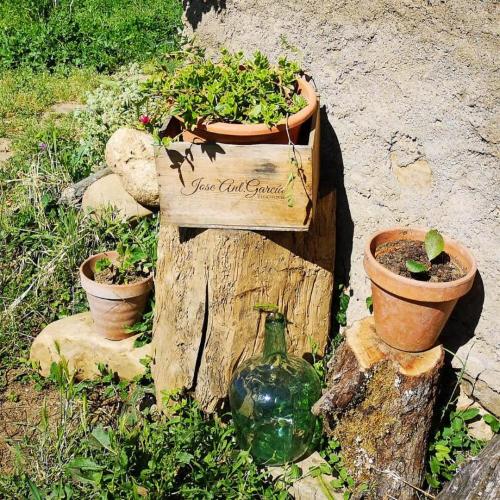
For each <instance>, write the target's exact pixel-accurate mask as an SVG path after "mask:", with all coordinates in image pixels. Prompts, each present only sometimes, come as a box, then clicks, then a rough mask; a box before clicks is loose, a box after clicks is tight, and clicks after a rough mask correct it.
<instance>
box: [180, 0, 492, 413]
mask: <svg viewBox="0 0 500 500" xmlns="http://www.w3.org/2000/svg"><path fill="white" fill-rule="evenodd" d="M290 6H291V3H290V2H273V1H271V0H253V1H252V2H249V1H247V0H226V1H224V2H222V1H220V2H205V1H203V0H187V1H186V2H184V25H185V34H186V35H187V36H192V35H194V36H196V38H197V40H198V42H199V43H200V44H203V45H204V46H205V47H206V48H207V50H208V52H209V53H210V54H213V53H214V52H215V51H216V50H218V48H219V47H221V46H225V47H227V48H228V49H230V50H243V51H244V52H245V53H247V54H251V53H252V52H254V51H255V50H262V51H263V52H264V53H265V54H268V55H269V56H270V57H271V59H272V60H274V61H276V60H277V58H278V56H279V55H281V54H285V55H288V56H289V57H291V58H293V59H296V60H299V62H300V63H301V65H302V67H303V68H304V69H305V70H306V71H307V72H308V73H309V74H311V75H312V76H313V77H314V83H315V85H316V87H317V89H318V92H319V94H320V96H321V106H322V120H321V121H322V124H321V137H322V145H321V162H322V164H323V165H327V167H329V168H331V171H332V175H333V176H334V178H335V182H336V184H337V186H338V188H337V230H336V238H337V242H336V262H335V277H336V280H337V281H338V282H339V283H344V284H346V285H348V284H349V285H350V289H351V290H352V294H353V295H352V297H351V301H350V303H349V311H348V321H349V323H351V322H352V321H355V320H358V319H360V318H362V317H363V316H365V314H366V305H365V299H366V297H367V296H369V295H370V294H371V292H370V281H369V280H368V279H367V278H366V275H365V272H364V269H363V248H364V245H365V243H366V239H367V238H368V236H369V235H370V234H371V233H373V232H375V231H377V230H379V229H381V228H383V227H391V226H409V225H414V226H421V227H429V228H432V227H434V228H437V229H439V230H440V231H441V232H442V233H443V234H445V235H446V236H449V237H450V238H453V239H455V240H458V241H461V242H462V243H463V244H464V245H466V246H467V247H468V248H469V249H470V250H471V251H472V253H473V254H474V255H475V256H476V258H477V261H478V269H479V271H480V280H479V285H480V286H478V287H477V289H475V290H473V292H472V293H473V294H474V296H475V297H477V307H475V308H470V307H469V306H468V305H467V307H466V306H465V302H464V301H460V302H459V304H458V305H457V307H456V308H455V313H454V316H455V317H458V315H459V314H460V307H462V308H463V314H462V316H461V317H460V321H456V322H454V328H455V330H454V332H453V336H452V341H450V342H448V343H445V347H447V348H448V349H450V350H453V351H454V352H455V351H456V349H457V348H458V347H460V345H457V343H456V340H454V339H456V338H458V337H460V338H463V339H464V342H467V344H466V346H463V347H462V348H461V350H460V351H459V354H461V356H460V357H462V359H465V358H464V356H463V354H464V351H468V350H469V349H470V348H471V345H473V344H474V343H475V342H478V341H480V342H481V343H482V344H483V346H484V348H483V349H482V351H481V355H480V356H478V358H477V361H478V363H479V362H480V361H481V360H482V361H483V362H484V364H488V363H490V361H491V360H493V359H495V357H496V353H497V352H498V346H499V345H500V314H498V304H499V296H500V280H499V275H498V262H499V261H500V217H499V216H498V185H499V182H500V177H499V176H500V170H499V168H498V161H499V156H500V148H499V147H498V146H499V144H498V141H499V137H500V126H499V121H498V98H497V95H498V89H497V87H498V77H497V73H498V58H497V57H496V54H497V53H498V34H497V24H498V21H497V19H498V14H497V12H496V10H497V5H496V3H495V2H493V1H491V0H489V1H486V2H483V1H480V0H455V1H453V2H442V1H440V2H438V1H433V2H418V3H416V2H401V1H398V0H373V1H371V2H365V3H360V2H358V1H356V0H332V1H330V2H295V3H294V4H293V8H291V7H290ZM262 12H265V13H266V15H265V16H262ZM269 34H271V36H269ZM311 34H313V36H312V35H311ZM392 153H396V154H397V158H398V163H399V165H401V166H403V165H404V166H405V167H404V168H408V166H410V165H411V167H410V170H409V172H410V173H412V174H414V173H415V171H416V172H417V175H418V176H419V182H421V177H423V179H424V181H423V184H424V186H427V187H425V188H416V189H412V188H406V187H405V188H404V189H403V186H402V184H400V181H398V178H397V177H396V172H394V173H393V172H392V168H391V154H392ZM393 158H394V157H393ZM420 159H422V160H425V162H427V164H428V165H429V167H430V168H431V169H432V185H431V186H428V183H429V175H428V169H427V167H425V165H424V166H423V165H422V163H417V165H416V166H415V165H414V164H415V162H418V161H419V160H420ZM461 304H462V305H461ZM465 307H466V308H465ZM488 360H489V361H488ZM466 373H467V374H468V375H467V377H468V380H469V381H470V380H472V381H475V376H474V373H475V372H474V371H472V372H469V369H468V368H466ZM476 373H477V372H476ZM495 374H496V379H495V378H493V375H495ZM474 392H475V393H476V395H477V397H478V398H480V400H481V403H482V404H484V406H485V407H487V405H489V408H492V407H493V406H492V405H494V406H495V407H497V408H498V406H497V403H495V402H494V401H497V395H498V394H500V376H498V369H495V370H492V369H490V368H489V369H488V370H486V371H485V372H483V373H482V374H481V375H480V377H479V379H478V381H477V382H475V391H474Z"/></svg>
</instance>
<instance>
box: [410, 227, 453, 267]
mask: <svg viewBox="0 0 500 500" xmlns="http://www.w3.org/2000/svg"><path fill="white" fill-rule="evenodd" d="M424 248H425V253H426V254H427V258H428V259H429V263H430V262H432V261H433V259H435V258H436V257H439V255H441V253H442V252H443V250H444V239H443V236H442V235H441V233H440V232H439V231H438V230H437V229H431V230H430V231H428V232H427V234H426V235H425V241H424ZM406 269H408V271H410V272H411V273H417V274H418V273H426V272H428V271H429V269H430V265H429V264H427V263H422V262H417V261H416V260H412V259H409V260H407V261H406Z"/></svg>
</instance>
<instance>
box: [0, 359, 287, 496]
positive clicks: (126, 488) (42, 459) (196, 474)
mask: <svg viewBox="0 0 500 500" xmlns="http://www.w3.org/2000/svg"><path fill="white" fill-rule="evenodd" d="M51 382H52V383H54V384H56V385H57V386H58V387H59V390H60V399H61V404H60V412H59V415H58V420H59V421H58V425H57V426H56V427H51V426H50V425H49V421H48V419H47V416H46V415H47V410H46V409H42V410H41V411H42V418H41V421H40V424H39V432H38V433H36V434H35V435H34V436H35V437H34V439H32V440H31V441H30V442H24V443H21V445H20V446H18V461H17V467H16V470H15V471H14V473H13V474H10V475H8V476H0V492H2V493H3V494H4V495H8V496H9V497H10V498H28V497H30V498H36V499H38V498H40V499H42V498H58V499H59V498H60V499H63V498H67V499H69V498H83V497H88V498H110V499H111V498H119V499H129V498H130V499H136V498H141V497H148V498H214V499H215V498H221V499H226V498H227V499H230V498H276V499H285V498H287V497H288V495H287V493H286V491H283V489H281V490H280V489H279V487H278V486H275V485H274V484H273V483H272V482H271V481H270V480H269V478H268V476H267V474H265V473H263V472H262V471H261V470H259V469H258V468H257V466H256V465H255V464H254V463H253V462H252V460H251V458H250V456H249V454H248V452H246V451H241V450H237V449H235V446H234V439H233V435H234V430H233V428H232V427H231V426H230V425H226V424H225V423H224V422H223V421H222V420H221V419H220V418H219V417H216V416H215V417H214V416H212V417H207V416H205V415H204V414H203V412H202V411H201V410H200V409H199V407H198V406H197V404H196V403H195V402H193V401H191V400H189V399H188V398H186V397H183V396H182V395H180V394H168V395H165V402H166V403H167V404H168V406H169V414H168V415H162V414H159V413H158V412H157V410H156V407H155V405H154V404H153V405H152V401H154V399H152V398H151V390H152V389H151V381H150V379H149V376H148V375H146V376H145V377H143V378H142V379H140V380H136V381H134V382H132V383H124V382H119V383H118V382H117V381H116V380H114V379H113V377H112V376H111V375H109V374H106V373H105V372H103V378H102V380H100V381H98V382H80V383H76V382H75V381H74V380H73V379H72V377H71V376H70V375H69V373H68V371H67V367H66V366H65V364H64V363H61V364H59V365H55V364H54V365H53V367H52V373H51Z"/></svg>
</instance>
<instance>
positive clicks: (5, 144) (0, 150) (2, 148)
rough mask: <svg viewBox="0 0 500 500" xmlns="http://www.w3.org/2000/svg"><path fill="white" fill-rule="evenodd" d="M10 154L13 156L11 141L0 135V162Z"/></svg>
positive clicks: (5, 159) (9, 156)
mask: <svg viewBox="0 0 500 500" xmlns="http://www.w3.org/2000/svg"><path fill="white" fill-rule="evenodd" d="M12 156H14V151H12V141H11V140H10V139H7V138H6V137H0V163H2V162H4V161H7V160H8V159H9V158H11V157H12Z"/></svg>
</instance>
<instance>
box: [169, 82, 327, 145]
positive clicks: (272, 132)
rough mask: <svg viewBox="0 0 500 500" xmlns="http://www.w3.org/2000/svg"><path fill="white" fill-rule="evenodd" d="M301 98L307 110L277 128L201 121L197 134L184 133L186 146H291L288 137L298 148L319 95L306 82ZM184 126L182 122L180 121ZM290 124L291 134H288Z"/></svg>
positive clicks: (299, 84) (300, 89)
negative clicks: (209, 144) (301, 130)
mask: <svg viewBox="0 0 500 500" xmlns="http://www.w3.org/2000/svg"><path fill="white" fill-rule="evenodd" d="M297 82H298V87H299V94H300V95H302V96H303V97H304V98H305V99H306V101H307V106H306V107H305V108H304V109H301V110H300V111H299V112H298V113H295V114H293V115H291V116H290V117H289V118H288V122H287V121H286V120H283V121H281V122H280V123H278V124H277V125H276V126H273V127H269V126H267V125H265V124H264V123H224V122H212V123H204V122H203V121H202V120H200V122H199V123H198V125H197V126H196V128H195V129H194V130H184V132H183V133H182V137H183V140H184V141H186V142H195V143H200V142H219V143H222V144H288V135H290V140H291V142H292V143H294V144H297V142H298V139H299V133H300V128H301V126H302V124H303V123H305V122H306V121H307V120H308V119H309V118H311V116H313V115H314V113H315V111H316V108H317V106H318V103H317V98H316V92H315V90H314V88H313V87H312V85H311V84H310V83H308V82H307V81H306V80H304V79H303V78H299V79H298V80H297ZM177 119H178V120H179V121H180V122H181V123H182V119H181V118H179V117H177ZM287 124H288V133H287Z"/></svg>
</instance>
